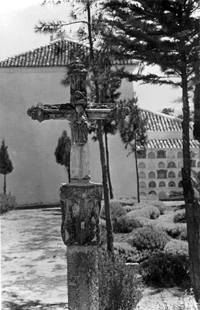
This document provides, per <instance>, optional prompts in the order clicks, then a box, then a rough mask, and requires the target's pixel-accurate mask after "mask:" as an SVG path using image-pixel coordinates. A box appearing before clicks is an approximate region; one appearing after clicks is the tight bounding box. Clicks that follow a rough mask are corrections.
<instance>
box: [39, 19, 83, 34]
mask: <svg viewBox="0 0 200 310" xmlns="http://www.w3.org/2000/svg"><path fill="white" fill-rule="evenodd" d="M78 23H86V24H87V23H88V22H87V21H86V20H78V21H74V22H70V23H66V22H65V21H62V20H61V21H57V22H55V21H51V22H42V21H39V26H37V25H36V26H35V32H36V33H37V32H40V33H55V32H57V31H58V30H60V29H61V28H62V27H63V26H69V25H72V24H78Z"/></svg>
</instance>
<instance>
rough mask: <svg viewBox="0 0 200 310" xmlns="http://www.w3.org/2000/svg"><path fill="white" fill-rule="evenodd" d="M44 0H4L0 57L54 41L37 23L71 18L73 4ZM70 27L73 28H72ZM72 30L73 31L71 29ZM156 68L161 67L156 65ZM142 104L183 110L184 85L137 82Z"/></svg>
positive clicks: (156, 109) (156, 108) (10, 55)
mask: <svg viewBox="0 0 200 310" xmlns="http://www.w3.org/2000/svg"><path fill="white" fill-rule="evenodd" d="M42 1H43V0H0V3H1V10H0V42H1V47H0V60H3V59H6V58H8V57H12V56H15V55H17V54H20V53H23V52H26V51H29V50H32V49H34V48H36V47H38V46H42V45H46V44H48V43H49V42H50V36H49V35H44V34H36V33H35V32H34V26H35V25H36V24H38V21H39V20H42V21H51V20H64V21H66V20H68V18H69V13H70V7H69V4H68V3H63V4H61V5H57V6H55V5H52V4H47V5H44V6H41V4H42ZM69 31H70V29H69ZM69 34H70V32H69ZM155 70H157V69H156V68H155ZM134 91H135V92H136V95H137V96H138V104H139V106H140V107H143V108H146V109H149V110H152V111H161V110H162V109H163V108H175V111H177V114H180V113H181V104H180V103H177V100H178V99H179V98H180V97H181V91H180V89H179V90H178V89H173V88H172V87H170V86H152V85H139V84H134Z"/></svg>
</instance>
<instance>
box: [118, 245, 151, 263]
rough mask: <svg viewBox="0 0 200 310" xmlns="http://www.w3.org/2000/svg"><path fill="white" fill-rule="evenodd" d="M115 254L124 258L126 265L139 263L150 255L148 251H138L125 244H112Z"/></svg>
mask: <svg viewBox="0 0 200 310" xmlns="http://www.w3.org/2000/svg"><path fill="white" fill-rule="evenodd" d="M114 250H115V253H117V254H118V255H121V256H123V257H124V259H125V260H126V262H127V263H141V262H143V261H144V260H146V259H148V258H149V256H150V255H152V251H150V250H142V251H138V249H137V248H136V247H132V246H131V245H130V244H128V243H127V242H116V243H114Z"/></svg>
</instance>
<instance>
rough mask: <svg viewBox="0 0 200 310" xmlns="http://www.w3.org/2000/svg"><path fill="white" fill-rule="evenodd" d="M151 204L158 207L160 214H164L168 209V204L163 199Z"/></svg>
mask: <svg viewBox="0 0 200 310" xmlns="http://www.w3.org/2000/svg"><path fill="white" fill-rule="evenodd" d="M151 205H153V206H154V207H156V208H158V209H159V211H160V214H164V212H165V210H166V206H165V204H164V203H163V202H162V201H151Z"/></svg>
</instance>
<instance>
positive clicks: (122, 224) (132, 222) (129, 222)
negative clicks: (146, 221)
mask: <svg viewBox="0 0 200 310" xmlns="http://www.w3.org/2000/svg"><path fill="white" fill-rule="evenodd" d="M138 227H142V225H141V224H140V222H139V221H138V220H137V219H134V218H129V217H128V216H127V215H124V216H121V217H119V218H116V219H115V220H114V221H113V231H114V233H130V232H131V231H132V230H133V229H134V228H138Z"/></svg>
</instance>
